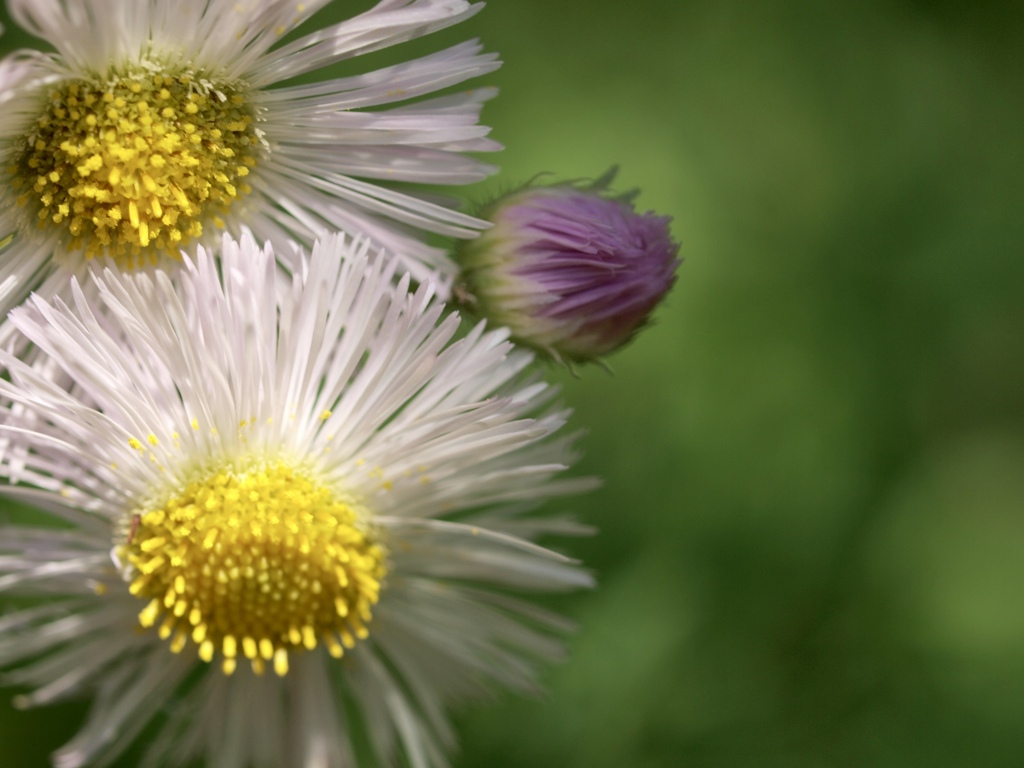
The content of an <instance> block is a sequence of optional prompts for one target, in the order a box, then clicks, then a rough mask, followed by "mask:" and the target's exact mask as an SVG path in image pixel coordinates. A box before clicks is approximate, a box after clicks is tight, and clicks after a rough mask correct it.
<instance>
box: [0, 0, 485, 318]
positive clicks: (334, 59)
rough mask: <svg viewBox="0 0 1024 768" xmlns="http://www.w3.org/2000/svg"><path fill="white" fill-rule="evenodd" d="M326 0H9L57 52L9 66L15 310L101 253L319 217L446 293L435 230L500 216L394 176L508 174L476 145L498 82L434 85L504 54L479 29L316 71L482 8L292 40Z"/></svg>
mask: <svg viewBox="0 0 1024 768" xmlns="http://www.w3.org/2000/svg"><path fill="white" fill-rule="evenodd" d="M327 3H328V0H307V2H303V3H295V2H292V1H291V0H289V1H288V2H285V1H284V0H241V1H240V0H8V7H9V9H10V13H11V16H12V18H13V19H14V20H15V21H16V22H17V23H18V24H20V25H21V26H22V27H23V28H24V29H25V30H27V31H29V32H31V33H32V34H34V35H36V36H38V37H40V38H42V39H43V40H44V41H46V42H48V43H49V44H50V45H52V46H53V48H54V49H55V51H54V52H53V53H40V52H35V51H20V52H18V53H16V54H13V55H11V56H10V57H8V58H7V59H5V60H4V61H3V63H2V64H0V85H2V89H0V161H2V162H0V169H3V172H4V173H5V176H6V178H4V179H3V181H2V183H0V249H2V250H0V313H2V314H3V315H6V313H7V311H8V310H9V309H10V308H11V307H12V306H15V305H16V304H18V303H19V302H20V301H21V300H22V299H23V298H24V297H25V296H26V295H27V294H28V291H29V290H30V289H33V288H35V289H36V290H40V291H43V292H49V293H52V292H53V291H54V290H55V287H54V286H57V287H60V286H64V285H66V284H67V278H68V275H69V273H70V274H80V273H81V271H82V269H83V267H84V265H85V264H86V262H87V261H88V260H89V259H92V258H95V257H105V258H111V259H113V260H114V261H115V262H116V263H117V264H118V266H119V267H120V268H122V269H125V268H127V269H133V268H139V267H143V266H146V265H152V264H159V263H161V262H164V261H166V260H167V259H178V258H179V252H180V249H182V248H186V249H191V248H192V247H193V246H195V245H197V244H204V243H205V244H206V246H208V247H209V246H215V245H216V244H217V243H218V242H219V239H220V236H221V234H222V233H223V232H224V231H229V232H233V233H235V235H236V236H237V235H238V233H239V232H240V229H241V227H242V226H243V224H244V225H245V226H246V227H248V228H249V229H250V230H251V231H252V232H253V233H255V236H256V238H257V240H259V241H260V242H262V241H263V240H271V241H273V242H277V243H282V244H284V243H288V242H296V243H299V244H302V245H303V246H309V245H310V244H311V243H312V240H313V239H314V237H316V236H319V235H320V234H322V233H324V232H332V231H344V232H348V233H352V234H364V235H366V236H368V237H370V238H372V239H373V240H374V242H376V243H377V244H379V245H382V246H385V247H387V248H389V249H390V250H392V251H393V252H395V253H399V254H401V255H402V257H403V258H405V259H406V262H405V264H404V269H406V270H408V271H410V272H411V273H412V275H413V277H414V278H415V279H417V280H425V279H428V278H429V279H434V280H436V281H437V282H438V283H439V285H440V286H442V290H443V286H445V285H447V284H448V283H449V282H450V278H451V274H452V272H453V267H452V264H451V262H450V260H449V259H448V257H447V255H446V251H444V250H442V249H439V248H437V247H434V246H431V245H428V244H427V243H426V242H425V239H424V233H427V232H432V233H439V234H441V235H444V236H452V237H471V236H474V235H475V234H476V232H477V231H479V230H480V229H481V228H483V227H485V226H486V225H485V224H484V223H483V222H481V221H479V220H477V219H475V218H473V217H471V216H468V215H465V214H462V213H459V212H458V211H456V210H454V209H453V206H452V204H451V201H449V200H444V199H440V198H438V197H437V196H436V195H434V196H431V195H428V194H426V193H423V192H417V191H415V190H414V189H412V188H411V187H408V185H407V187H408V188H406V189H404V190H403V189H401V188H400V185H399V186H396V185H395V183H396V182H397V183H412V184H416V185H432V184H443V185H448V184H453V185H458V184H465V183H470V182H474V181H478V180H479V179H481V178H483V177H485V176H486V175H488V174H489V173H490V172H492V171H493V168H492V167H490V166H488V165H485V164H483V163H481V162H480V161H478V160H476V159H474V158H471V157H468V156H466V155H465V154H464V153H466V152H482V151H491V150H494V149H497V148H499V147H498V145H497V144H496V143H495V142H493V141H492V140H490V139H488V138H487V137H486V135H487V133H488V129H487V128H486V127H484V126H481V125H479V124H478V118H479V111H480V107H481V104H482V102H483V101H484V100H486V99H487V98H488V97H489V96H490V95H492V93H493V91H492V90H491V89H481V90H476V91H467V92H461V93H458V94H457V95H448V96H440V97H436V96H435V97H432V98H426V99H421V98H419V97H422V96H425V95H427V94H431V93H432V92H435V91H438V90H439V89H444V88H447V87H448V86H452V85H454V84H457V83H460V82H462V81H465V80H467V79H469V78H472V77H475V76H477V75H480V74H483V73H486V72H490V71H492V70H494V69H495V68H496V67H497V66H498V65H499V62H498V61H497V60H496V57H495V56H494V55H491V54H486V53H482V52H481V48H480V46H479V45H478V44H477V43H476V42H468V43H465V44H461V45H456V46H455V47H453V48H449V49H447V50H444V51H441V52H438V53H435V54H432V55H428V56H425V57H422V58H419V59H417V60H415V61H409V62H406V63H402V64H397V65H394V66H389V67H386V68H383V69H379V70H377V71H373V72H369V73H361V74H360V73H357V72H353V73H352V74H351V75H350V76H346V77H340V78H333V79H323V80H320V81H318V82H303V81H306V80H309V79H310V78H315V77H316V74H317V73H318V71H319V70H321V69H322V68H324V67H325V66H327V65H332V64H336V63H339V62H346V61H348V60H350V59H353V58H355V57H358V56H360V55H361V54H364V53H368V52H371V51H376V50H378V49H381V48H384V47H387V46H390V45H392V44H395V43H399V42H402V41H405V40H408V39H411V38H414V37H418V36H421V35H425V34H427V33H429V32H432V31H434V30H437V29H440V28H443V27H446V26H449V25H452V24H455V23H457V22H459V21H462V20H463V19H466V18H467V17H469V16H471V15H473V14H474V13H475V12H476V11H477V10H479V8H480V7H481V5H482V4H479V3H477V4H471V3H469V2H465V0H381V2H379V3H378V4H377V5H376V6H375V7H373V8H372V9H370V10H368V11H366V12H364V13H362V14H360V15H357V16H355V17H353V18H351V19H348V20H346V21H342V22H340V23H338V24H335V25H333V26H330V27H327V28H325V29H321V30H317V31H312V32H309V33H308V34H306V35H304V36H300V37H298V38H297V39H294V40H290V38H285V37H284V36H285V35H286V33H288V32H291V31H292V30H294V29H295V28H296V27H300V26H301V25H302V24H303V23H304V22H306V21H307V20H308V19H309V18H310V16H311V15H312V14H313V13H314V12H316V11H318V10H319V9H321V8H322V7H323V6H325V5H327ZM301 32H302V30H301V29H300V30H298V32H297V34H301ZM289 40H290V41H289ZM296 78H299V80H296ZM282 255H284V253H283V251H282ZM56 272H60V273H61V274H60V276H59V278H55V279H53V280H47V277H49V276H52V275H53V274H54V273H56Z"/></svg>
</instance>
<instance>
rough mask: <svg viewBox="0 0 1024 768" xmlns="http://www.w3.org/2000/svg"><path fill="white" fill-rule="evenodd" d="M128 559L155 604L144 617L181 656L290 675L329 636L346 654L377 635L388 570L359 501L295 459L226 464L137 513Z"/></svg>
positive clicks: (123, 554) (335, 651) (136, 587)
mask: <svg viewBox="0 0 1024 768" xmlns="http://www.w3.org/2000/svg"><path fill="white" fill-rule="evenodd" d="M119 556H120V558H121V561H122V562H126V563H129V564H131V566H133V568H134V572H133V578H132V581H131V585H130V587H129V590H130V592H131V593H132V594H133V595H136V596H138V597H140V598H144V599H145V598H148V600H149V602H148V604H147V605H146V607H145V608H143V609H142V611H141V613H139V623H140V624H141V625H142V626H143V627H152V626H155V625H157V624H159V627H160V629H159V632H160V636H161V637H162V638H163V639H165V640H166V639H168V638H171V643H170V649H171V650H172V651H173V652H175V653H178V652H180V651H181V650H182V649H183V648H184V647H185V646H186V645H187V644H188V642H189V641H190V640H191V641H192V642H193V643H194V644H195V645H196V646H198V653H199V657H200V658H201V659H203V661H207V662H209V661H212V660H213V657H214V655H215V654H216V653H217V652H219V653H220V654H221V656H222V657H223V669H224V672H225V673H226V674H231V673H232V672H234V670H235V666H236V659H237V658H238V657H239V656H244V657H246V658H248V659H249V660H250V661H251V663H252V667H253V669H254V670H255V671H256V672H257V674H262V673H263V671H264V669H265V666H266V664H267V663H268V662H269V663H272V664H273V668H274V671H275V672H276V673H277V674H278V675H282V676H283V675H285V674H286V673H287V672H288V654H289V653H290V652H297V651H301V650H313V649H314V648H316V647H317V645H318V644H320V643H323V644H324V645H325V646H326V647H327V650H328V651H329V652H330V653H331V654H332V655H333V656H336V657H340V656H341V655H342V654H343V652H344V650H343V649H344V648H351V647H352V646H353V645H354V644H355V642H356V639H357V638H365V637H366V636H367V634H368V632H367V629H366V625H367V624H368V623H369V622H370V619H371V613H370V609H371V607H372V606H373V605H374V604H375V603H376V602H377V598H378V595H379V592H380V582H381V579H382V578H383V577H384V574H385V570H386V569H385V565H384V558H385V553H384V550H383V548H382V547H381V546H380V545H379V544H377V543H376V542H375V541H374V540H373V537H372V536H371V535H369V534H368V532H367V531H366V530H365V529H364V528H362V527H360V526H359V525H358V524H357V520H356V515H355V513H354V511H353V509H352V507H351V506H349V505H348V504H345V503H344V502H342V501H339V500H338V499H337V498H335V496H334V494H332V493H331V491H330V490H329V489H327V488H325V487H324V486H323V485H320V484H317V483H314V482H313V481H311V480H310V479H309V478H308V477H306V476H305V475H303V474H302V473H299V472H296V471H294V470H293V469H292V468H291V467H290V466H288V465H287V464H285V463H283V462H278V463H268V464H253V465H252V466H247V467H243V468H242V469H239V468H236V467H228V468H222V469H220V470H219V471H215V472H213V473H211V474H209V475H206V476H204V477H203V478H202V479H199V480H196V481H195V482H193V483H191V484H190V485H189V486H188V487H187V488H185V489H184V490H183V491H182V492H181V493H180V494H178V495H175V496H172V497H171V498H169V499H168V500H167V501H166V502H165V503H164V504H163V505H162V506H159V507H154V508H150V509H146V510H143V511H140V512H139V513H137V514H136V515H133V516H132V519H131V524H130V527H129V531H128V536H127V541H126V543H125V544H124V545H123V546H122V547H121V548H120V550H119Z"/></svg>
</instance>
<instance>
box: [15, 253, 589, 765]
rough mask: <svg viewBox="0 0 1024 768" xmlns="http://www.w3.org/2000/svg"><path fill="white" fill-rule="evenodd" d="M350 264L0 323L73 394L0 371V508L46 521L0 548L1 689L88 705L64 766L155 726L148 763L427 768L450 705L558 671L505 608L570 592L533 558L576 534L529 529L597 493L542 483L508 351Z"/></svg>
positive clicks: (542, 436) (147, 277)
mask: <svg viewBox="0 0 1024 768" xmlns="http://www.w3.org/2000/svg"><path fill="white" fill-rule="evenodd" d="M368 250H369V246H368V244H367V243H366V242H365V241H364V242H361V243H360V242H359V241H356V242H353V241H346V240H345V239H344V237H343V236H336V237H329V238H327V239H326V240H325V241H323V243H322V244H318V245H317V246H315V247H314V249H313V253H312V256H311V258H310V259H309V260H308V262H307V263H305V264H303V266H302V267H301V269H300V270H299V271H298V272H297V273H296V275H295V276H294V277H293V278H292V280H291V283H290V284H287V281H286V280H282V279H281V273H280V272H279V271H278V270H277V267H276V266H275V257H274V255H273V253H272V252H271V250H270V247H269V246H267V248H266V249H265V250H261V249H259V248H258V247H257V246H256V245H255V244H254V242H253V241H252V240H251V239H250V238H246V239H243V241H242V242H241V244H236V243H235V242H234V241H231V240H230V239H228V238H225V242H224V245H223V248H222V256H221V258H222V261H221V263H220V264H219V265H218V264H217V263H216V262H215V261H214V260H213V258H212V257H211V256H210V255H208V254H207V253H206V252H205V251H204V250H202V249H199V252H198V256H197V259H196V261H195V262H194V263H193V262H192V261H190V260H188V259H185V260H184V268H183V269H181V270H179V271H177V273H176V275H175V276H174V277H169V276H168V274H166V273H164V272H162V271H156V272H155V273H153V274H145V273H143V274H135V275H124V274H121V273H117V272H115V271H112V270H108V271H106V272H105V273H104V274H103V275H102V276H97V277H96V278H95V279H94V280H95V283H96V285H97V292H98V295H99V301H98V302H97V303H96V304H95V305H93V304H92V303H91V302H90V301H89V300H88V299H87V297H86V296H85V294H84V293H83V292H82V290H81V288H80V287H79V285H78V283H77V281H74V280H73V281H72V289H71V299H70V305H69V304H65V303H64V302H63V301H62V300H60V299H57V300H54V301H52V302H46V301H44V300H43V299H42V298H40V297H32V298H31V299H30V300H29V301H28V302H27V304H26V305H25V306H23V307H21V308H18V309H16V310H14V312H12V315H11V322H12V323H13V324H14V325H15V326H16V327H17V328H18V329H19V331H20V332H22V333H24V334H25V335H26V336H27V337H28V338H29V339H30V340H31V342H32V343H33V344H35V345H36V346H37V347H38V349H39V350H41V354H43V355H45V356H46V359H47V360H48V361H50V362H52V363H53V365H54V366H56V367H57V368H59V370H60V371H62V372H63V374H64V375H66V376H68V377H69V378H70V379H71V380H73V381H74V382H75V386H73V387H71V388H68V387H65V386H63V385H61V386H58V385H54V384H53V383H52V382H51V380H50V379H49V378H48V377H47V376H46V375H45V374H44V373H42V372H41V371H42V369H43V368H44V367H45V366H42V365H37V366H30V365H26V364H25V363H23V362H20V361H19V360H18V359H17V358H16V357H14V356H13V355H11V354H8V353H0V363H2V364H4V365H6V366H7V367H8V368H9V371H10V381H9V382H6V381H0V395H2V396H3V397H5V398H6V399H9V400H10V402H11V403H12V404H13V405H12V406H11V407H9V408H8V409H6V410H5V411H3V412H2V413H0V416H2V422H3V423H2V426H0V435H2V436H3V437H4V439H5V440H6V441H8V443H9V445H8V449H7V451H6V457H5V460H4V462H3V464H2V465H0V474H2V475H3V476H6V478H7V480H8V481H9V484H8V485H6V486H4V487H3V488H2V493H4V494H5V495H7V496H9V497H14V498H16V499H19V500H22V501H25V502H28V503H31V504H33V505H35V506H36V507H38V508H39V509H41V510H44V511H45V512H46V513H48V514H49V515H50V516H52V517H53V519H54V520H55V521H57V522H61V523H63V526H62V527H59V528H55V527H54V526H52V525H51V526H49V527H47V528H31V527H25V526H18V525H9V526H7V527H4V528H2V529H0V590H2V591H3V592H5V593H6V594H8V595H17V596H24V597H30V598H32V600H31V602H30V603H29V604H28V605H27V606H26V607H21V608H18V609H14V610H10V611H9V612H8V613H6V615H3V616H0V665H3V666H6V667H8V668H11V667H12V666H14V667H15V668H14V669H13V671H9V672H8V673H7V675H6V676H5V678H4V680H5V682H6V683H8V684H14V685H18V686H22V687H25V688H28V689H30V691H31V692H30V693H28V694H27V695H25V696H23V697H21V698H20V700H19V703H20V704H22V705H26V706H31V705H41V704H46V703H49V702H52V701H57V700H61V699H64V698H66V697H70V696H74V695H80V694H82V693H83V692H91V693H93V694H94V696H95V703H94V706H93V709H92V712H91V716H90V718H89V720H88V722H87V723H86V724H85V726H84V727H83V728H82V730H81V731H80V732H79V733H78V735H77V736H76V737H75V738H74V739H73V740H72V741H71V742H70V743H69V744H67V745H66V746H65V747H63V748H62V749H60V750H59V751H58V752H57V753H56V754H55V758H54V762H55V765H57V766H59V768H74V767H75V766H84V765H100V764H103V763H105V762H106V761H108V760H109V759H112V758H113V757H114V756H116V755H117V754H119V753H121V752H122V751H123V750H124V749H125V748H126V746H127V745H128V744H129V743H131V742H132V740H133V739H134V737H135V736H136V735H137V734H138V733H139V731H140V730H141V729H142V728H143V727H144V726H146V725H147V724H148V723H149V722H150V721H151V720H152V719H153V718H154V717H156V718H158V719H159V720H160V721H161V722H162V730H161V731H160V733H159V736H158V737H156V739H155V740H154V741H153V742H152V743H151V745H149V747H148V751H147V755H146V758H145V762H144V763H143V765H146V766H167V765H184V764H187V763H188V762H189V761H190V760H193V759H196V758H205V759H206V761H207V763H206V764H208V765H211V766H217V768H242V767H243V766H283V767H285V768H288V767H291V766H294V767H295V768H300V767H301V768H312V767H314V766H316V767H318V768H344V767H348V766H356V765H360V764H367V763H363V762H362V760H363V759H364V756H363V755H362V754H361V750H363V751H365V749H366V748H365V747H361V746H359V745H366V744H368V745H369V750H370V751H371V752H372V753H373V754H372V755H369V756H366V759H367V760H368V761H369V762H368V764H373V765H377V764H382V765H392V764H396V763H404V764H408V765H411V766H414V767H415V768H426V767H427V766H443V765H446V761H445V758H444V755H445V752H446V751H448V750H449V749H450V748H451V746H452V741H453V734H452V732H451V729H450V726H449V725H448V724H447V721H446V716H445V710H446V706H447V704H448V703H449V702H450V701H451V700H453V699H459V698H463V697H466V696H473V695H474V694H479V693H481V692H483V691H486V690H488V689H490V688H492V687H494V686H497V687H511V688H514V689H521V690H529V689H531V688H532V687H534V685H535V676H536V672H537V667H538V663H539V662H543V661H546V660H550V659H552V658H556V657H558V655H559V654H560V652H561V645H560V642H559V640H558V636H559V635H560V634H561V633H562V632H563V631H564V630H565V629H566V627H565V626H564V624H563V622H562V621H561V620H559V619H558V618H557V617H554V616H552V615H550V614H549V613H547V612H545V611H542V610H540V609H537V608H535V607H531V606H530V605H529V604H528V603H525V602H523V601H522V599H521V598H519V597H516V596H514V595H513V593H521V592H524V591H525V592H529V591H551V590H565V589H571V588H576V587H580V586H585V585H588V584H589V583H590V578H589V576H588V575H587V574H586V573H585V572H584V571H582V570H580V569H579V568H578V567H577V566H576V565H575V564H574V563H573V562H572V561H570V560H567V559H566V558H565V557H563V556H561V555H558V554H555V553H553V552H551V551H550V550H547V549H543V548H541V547H540V546H538V545H536V544H532V543H530V542H529V541H528V539H529V538H532V537H534V536H536V535H537V534H539V533H543V532H559V531H560V532H571V528H572V526H571V524H569V523H566V522H564V521H557V520H552V519H549V518H543V517H535V516H531V515H527V514H525V513H526V512H528V511H529V510H530V509H531V508H532V507H534V506H535V505H536V504H537V503H538V502H540V501H541V500H543V499H546V498H550V497H552V496H557V495H562V494H567V493H575V492H578V491H580V490H583V489H584V488H586V487H589V486H590V485H591V483H590V481H588V480H584V479H564V478H560V477H558V475H559V473H560V472H561V471H562V470H563V469H565V468H566V466H567V465H568V464H569V463H570V462H571V461H572V459H573V450H572V448H571V442H572V439H571V437H561V438H559V437H555V438H552V433H554V432H556V431H557V430H558V429H559V428H560V427H561V426H562V425H563V423H564V421H565V417H566V413H565V412H563V411H559V410H557V409H553V408H551V407H550V400H551V396H552V392H551V389H550V388H549V387H548V386H547V385H546V384H544V383H543V382H542V381H540V380H538V379H537V378H536V377H535V376H533V375H531V374H529V373H527V372H525V369H526V367H527V366H528V365H529V363H530V360H531V357H530V355H529V354H528V353H526V352H523V351H518V350H514V349H513V348H512V347H511V345H510V344H509V342H508V341H507V334H506V333H505V332H504V331H492V332H485V330H484V328H483V327H482V325H478V326H477V327H475V328H473V329H472V330H471V331H470V332H469V333H468V334H466V335H465V336H463V337H462V338H460V339H458V340H453V339H455V335H456V331H457V329H458V326H459V323H460V320H459V318H458V316H457V315H452V314H450V315H448V316H447V317H444V318H443V319H442V309H443V307H442V306H441V305H440V304H439V303H438V302H436V301H435V300H434V299H433V298H432V291H433V288H432V287H431V286H429V285H422V286H420V287H419V288H418V290H417V291H416V292H415V293H413V294H410V293H408V292H407V286H408V285H409V277H408V275H406V276H404V277H403V278H401V280H400V281H399V282H398V285H397V287H396V286H395V283H394V281H393V276H394V270H395V265H394V262H393V261H390V260H387V259H385V258H384V257H383V255H381V256H380V257H375V258H370V257H369V256H368ZM275 295H276V299H275V298H274V297H275ZM268 304H269V305H271V306H270V307H269V308H268ZM268 310H269V311H268ZM356 728H362V729H364V730H365V733H364V734H363V735H360V736H358V737H353V736H352V731H353V729H356ZM403 755H404V757H403Z"/></svg>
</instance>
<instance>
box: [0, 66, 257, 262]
mask: <svg viewBox="0 0 1024 768" xmlns="http://www.w3.org/2000/svg"><path fill="white" fill-rule="evenodd" d="M246 93H247V87H246V86H245V85H244V84H242V83H236V84H228V83H217V85H216V88H214V87H213V86H212V85H210V84H209V82H208V81H207V80H206V78H205V77H203V75H202V73H190V72H185V71H180V72H179V73H175V72H173V71H172V72H167V73H163V74H162V75H156V76H154V75H152V74H150V73H148V72H145V71H144V70H142V68H141V67H140V68H139V69H137V70H127V71H120V72H112V73H111V74H109V75H108V76H107V77H106V78H97V79H95V80H78V81H68V82H65V83H63V84H62V85H61V86H60V87H58V88H57V89H55V90H53V91H51V92H50V93H49V94H48V96H47V100H46V102H45V103H44V104H43V105H42V113H41V115H40V117H39V119H38V121H37V123H36V128H35V130H34V132H33V133H32V134H31V135H30V136H27V137H26V138H25V143H24V145H23V149H22V150H21V152H20V153H17V154H15V156H14V162H13V164H12V165H11V166H10V172H11V174H12V175H13V176H14V185H15V186H16V187H19V188H23V189H24V190H25V194H23V195H22V196H21V197H19V198H18V204H19V205H23V206H31V208H32V213H33V214H34V215H35V216H36V217H37V218H38V222H39V226H40V227H44V228H45V227H54V226H56V227H58V228H62V229H63V230H64V231H65V232H66V233H67V244H68V246H69V248H71V249H73V250H77V249H79V248H81V249H83V250H84V252H85V255H86V257H88V258H93V257H95V256H101V255H110V256H113V257H114V258H115V259H117V260H118V262H119V264H120V265H121V266H122V267H123V268H127V269H132V268H135V267H138V266H142V265H145V264H148V263H152V262H155V261H156V260H157V259H158V258H159V257H160V256H161V255H171V256H172V257H176V256H177V253H178V249H179V248H180V247H182V246H184V245H187V244H188V243H189V241H191V240H192V239H194V238H196V237H199V236H200V235H201V234H202V232H203V225H204V224H205V223H208V222H210V223H212V222H213V221H214V219H220V217H222V216H223V215H224V214H225V213H226V212H227V211H228V209H229V208H230V207H231V205H232V203H233V201H234V200H235V199H236V198H237V197H238V196H239V195H240V194H245V193H246V191H247V190H248V189H249V187H248V186H247V185H245V184H243V183H241V181H240V179H241V178H242V177H243V176H245V175H247V174H248V173H249V169H250V168H251V167H252V166H253V165H255V164H256V163H257V162H258V157H259V156H260V152H261V150H260V140H259V137H258V135H257V132H256V127H255V119H256V118H255V111H254V110H253V108H252V107H251V106H250V102H249V100H248V99H247V98H246ZM151 105H154V106H151ZM155 105H159V106H155Z"/></svg>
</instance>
